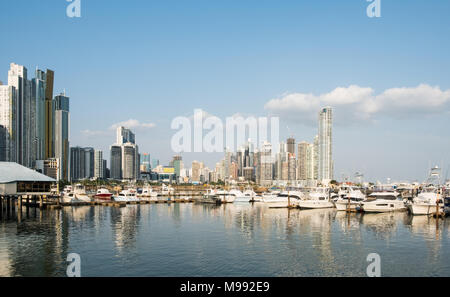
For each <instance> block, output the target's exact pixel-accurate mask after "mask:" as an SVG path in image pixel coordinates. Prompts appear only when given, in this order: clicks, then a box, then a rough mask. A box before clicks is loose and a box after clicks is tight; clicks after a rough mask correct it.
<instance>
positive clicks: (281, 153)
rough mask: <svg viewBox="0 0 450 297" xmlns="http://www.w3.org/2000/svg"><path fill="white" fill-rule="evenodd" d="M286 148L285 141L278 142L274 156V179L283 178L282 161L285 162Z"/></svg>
mask: <svg viewBox="0 0 450 297" xmlns="http://www.w3.org/2000/svg"><path fill="white" fill-rule="evenodd" d="M287 156H288V153H287V148H286V143H284V142H280V145H279V150H278V153H277V154H276V156H275V166H274V168H275V179H277V180H283V177H282V175H283V174H282V172H283V162H287V158H288V157H287Z"/></svg>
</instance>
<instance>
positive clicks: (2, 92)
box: [0, 85, 17, 162]
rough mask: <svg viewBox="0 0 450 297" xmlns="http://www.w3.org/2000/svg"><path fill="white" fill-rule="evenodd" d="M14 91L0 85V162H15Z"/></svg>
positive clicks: (10, 87)
mask: <svg viewBox="0 0 450 297" xmlns="http://www.w3.org/2000/svg"><path fill="white" fill-rule="evenodd" d="M16 124H17V121H16V90H15V88H14V87H12V86H4V85H0V161H7V162H15V161H16V149H17V147H16V131H17V129H16Z"/></svg>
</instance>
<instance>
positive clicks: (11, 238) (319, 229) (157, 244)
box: [0, 203, 450, 277]
mask: <svg viewBox="0 0 450 297" xmlns="http://www.w3.org/2000/svg"><path fill="white" fill-rule="evenodd" d="M17 216H18V214H17V213H15V214H13V213H10V214H9V217H7V216H3V218H2V220H1V223H0V230H1V232H0V263H1V264H2V265H0V275H1V276H65V273H66V267H67V264H66V262H65V260H66V257H67V254H68V253H73V252H75V253H78V254H79V255H80V257H81V259H82V260H81V264H82V276H209V275H215V276H258V277H262V276H314V275H317V276H319V275H320V276H365V275H366V267H367V262H366V257H367V255H368V254H369V253H371V252H377V253H378V254H380V256H381V259H382V273H383V276H449V275H450V268H449V267H448V261H447V260H446V259H448V257H449V256H450V242H449V232H450V229H449V220H448V219H445V220H436V219H434V218H432V217H428V216H412V215H410V214H408V212H391V213H379V214H364V213H347V212H341V211H337V210H336V209H332V208H329V209H312V210H301V209H282V208H278V209H274V208H269V207H268V206H266V205H264V204H263V203H253V204H252V203H249V204H242V203H232V204H223V205H210V204H199V203H151V204H128V205H125V206H123V207H120V208H117V207H102V206H99V205H96V206H94V205H89V206H66V207H62V208H61V209H54V210H53V209H39V208H30V210H29V211H28V212H24V213H23V214H22V218H21V220H20V221H19V220H18V218H17ZM218 250H220V252H219V253H218V252H217V251H218ZM24 263H26V264H24ZM399 263H401V265H399ZM417 267H420V269H417Z"/></svg>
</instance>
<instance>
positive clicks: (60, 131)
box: [53, 94, 70, 180]
mask: <svg viewBox="0 0 450 297" xmlns="http://www.w3.org/2000/svg"><path fill="white" fill-rule="evenodd" d="M53 119H54V137H53V141H54V152H55V158H57V159H60V162H59V165H60V178H61V179H62V180H69V125H70V113H69V97H66V96H65V94H60V95H58V96H56V97H55V100H54V112H53Z"/></svg>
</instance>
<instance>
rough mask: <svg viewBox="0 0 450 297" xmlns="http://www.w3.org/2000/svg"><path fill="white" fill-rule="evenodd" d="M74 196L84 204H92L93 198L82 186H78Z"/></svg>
mask: <svg viewBox="0 0 450 297" xmlns="http://www.w3.org/2000/svg"><path fill="white" fill-rule="evenodd" d="M73 194H74V196H75V198H76V199H77V200H79V201H82V202H91V201H92V199H91V197H89V196H88V194H87V193H86V189H85V188H84V186H83V185H81V184H76V185H75V189H74V190H73Z"/></svg>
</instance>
